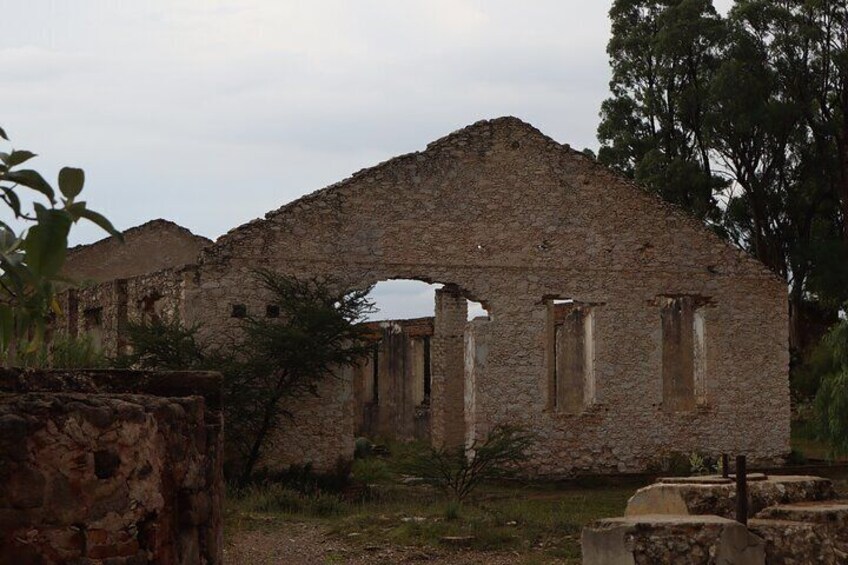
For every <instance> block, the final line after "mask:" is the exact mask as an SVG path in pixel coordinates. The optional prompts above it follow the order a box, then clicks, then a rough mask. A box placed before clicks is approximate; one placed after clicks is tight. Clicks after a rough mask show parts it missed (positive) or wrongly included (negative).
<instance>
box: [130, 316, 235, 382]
mask: <svg viewBox="0 0 848 565" xmlns="http://www.w3.org/2000/svg"><path fill="white" fill-rule="evenodd" d="M198 329H199V328H198V327H197V326H192V327H188V328H187V327H185V326H184V325H183V324H182V323H181V322H180V321H179V320H177V319H174V320H161V319H159V318H154V319H153V320H150V321H145V322H131V323H129V324H127V328H126V337H127V341H128V342H129V343H130V344H131V345H132V348H131V349H132V351H130V352H129V353H124V354H121V355H119V356H118V357H117V358H116V359H115V360H114V364H115V366H117V367H127V368H134V369H165V370H188V369H211V368H214V367H217V368H218V369H221V368H222V367H221V364H220V363H218V362H217V361H218V359H217V358H212V356H211V355H210V353H209V352H208V351H207V349H206V348H205V347H203V346H202V345H201V344H200V342H199V341H198V339H197V332H198Z"/></svg>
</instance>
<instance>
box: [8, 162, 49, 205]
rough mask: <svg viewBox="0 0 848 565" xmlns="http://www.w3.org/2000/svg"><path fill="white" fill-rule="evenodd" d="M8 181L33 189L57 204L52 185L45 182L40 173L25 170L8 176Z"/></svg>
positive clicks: (13, 172)
mask: <svg viewBox="0 0 848 565" xmlns="http://www.w3.org/2000/svg"><path fill="white" fill-rule="evenodd" d="M6 180H7V181H9V182H15V183H18V184H21V185H23V186H26V187H28V188H31V189H33V190H35V191H38V192H40V193H41V194H43V195H44V196H46V197H47V198H48V199H50V202H51V203H53V202H55V193H54V192H53V189H52V188H51V187H50V185H49V184H48V183H47V181H46V180H44V177H42V176H41V175H40V174H39V173H38V172H36V171H33V170H31V169H24V170H22V171H12V172H10V173H8V174H7V175H6Z"/></svg>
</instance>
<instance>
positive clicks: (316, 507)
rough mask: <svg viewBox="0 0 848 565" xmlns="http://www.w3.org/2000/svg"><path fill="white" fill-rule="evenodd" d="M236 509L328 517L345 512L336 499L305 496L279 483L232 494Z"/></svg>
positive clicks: (317, 492)
mask: <svg viewBox="0 0 848 565" xmlns="http://www.w3.org/2000/svg"><path fill="white" fill-rule="evenodd" d="M234 498H235V499H236V500H238V506H239V507H240V508H241V509H243V510H244V511H247V512H266V513H278V514H294V515H301V516H314V517H318V518H327V517H331V516H339V515H341V514H344V513H345V512H347V511H348V506H347V504H346V503H345V502H344V501H342V500H341V499H340V498H339V497H338V496H336V495H333V494H328V493H325V492H320V491H316V492H312V493H304V492H299V491H296V490H292V489H290V488H288V487H286V486H285V485H282V484H257V485H251V486H249V487H246V488H244V489H241V490H239V491H236V492H235V496H234Z"/></svg>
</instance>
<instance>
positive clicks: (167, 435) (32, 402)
mask: <svg viewBox="0 0 848 565" xmlns="http://www.w3.org/2000/svg"><path fill="white" fill-rule="evenodd" d="M220 385H221V382H220V377H219V376H217V375H215V374H211V373H187V372H182V373H151V372H133V371H84V372H82V371H77V372H70V371H49V372H33V371H26V372H22V371H17V370H2V371H0V556H2V557H3V559H4V562H9V563H12V562H16V563H77V562H79V563H82V562H85V563H92V564H99V563H103V564H105V563H109V564H115V565H119V564H130V563H148V562H150V563H154V562H155V563H221V561H222V522H221V502H222V496H223V475H222V467H221V461H222V459H221V457H222V418H221V411H220Z"/></svg>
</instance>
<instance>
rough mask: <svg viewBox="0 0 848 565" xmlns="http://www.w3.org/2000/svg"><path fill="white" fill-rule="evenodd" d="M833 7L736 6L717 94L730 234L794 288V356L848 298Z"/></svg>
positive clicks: (716, 134)
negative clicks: (842, 233) (817, 325)
mask: <svg viewBox="0 0 848 565" xmlns="http://www.w3.org/2000/svg"><path fill="white" fill-rule="evenodd" d="M833 4H834V3H832V2H830V3H828V2H803V1H799V0H785V1H777V2H775V1H772V0H769V1H765V0H739V1H737V3H736V5H735V6H734V8H733V9H732V10H731V12H730V14H729V17H728V22H727V26H728V35H727V41H726V42H725V45H724V47H723V53H724V55H723V57H722V60H723V62H722V64H721V66H720V67H719V69H718V71H717V73H716V75H715V77H714V80H713V83H712V86H711V93H712V97H711V102H710V106H711V115H712V119H711V120H710V127H711V131H712V133H711V139H712V143H713V149H714V151H715V156H716V159H717V160H718V161H719V162H720V163H721V164H722V165H723V166H724V168H725V171H726V172H727V175H728V176H729V178H731V179H732V180H733V185H732V189H733V190H732V191H730V192H729V193H727V194H726V195H725V196H726V211H727V214H726V215H725V227H726V228H727V231H728V233H730V234H731V235H732V236H734V239H735V241H736V242H737V243H738V244H739V245H741V246H742V247H743V248H746V249H748V250H749V251H751V252H752V253H753V254H754V255H755V256H756V257H757V258H759V259H760V260H761V261H762V262H763V263H765V264H766V265H767V266H769V267H770V268H771V269H773V270H774V271H775V272H776V273H778V274H780V275H781V276H782V277H783V278H784V279H786V280H787V281H788V282H789V283H790V289H791V290H790V321H791V328H790V329H791V332H790V335H791V343H792V345H793V346H794V347H795V348H796V349H803V348H805V346H806V345H808V343H809V342H810V341H811V340H810V339H809V337H811V336H810V334H811V333H813V334H814V333H816V332H814V331H813V332H811V331H810V327H811V325H812V324H815V323H816V320H815V318H821V316H822V308H821V306H824V307H825V308H824V316H825V317H828V316H829V317H830V319H831V320H832V319H835V310H836V309H837V308H838V307H839V305H840V304H841V303H842V302H843V301H844V300H846V299H848V289H846V286H848V285H846V282H848V268H846V262H848V261H846V258H848V253H846V250H847V249H848V247H846V246H845V240H844V239H843V238H842V237H841V236H840V213H839V204H838V203H839V196H838V194H839V190H840V189H839V186H840V184H839V183H840V181H839V178H840V177H841V175H842V173H841V172H840V165H839V159H838V155H839V153H840V151H841V150H840V143H841V142H840V141H839V135H838V131H837V130H838V127H837V124H836V121H838V120H841V117H840V118H838V120H837V119H836V116H837V115H840V114H841V110H838V103H837V101H838V100H839V98H840V96H841V94H840V93H838V88H837V87H836V85H837V84H838V82H839V80H836V79H835V78H834V77H835V75H838V72H837V71H835V70H834V65H833V64H832V63H829V62H827V61H828V60H831V59H832V58H833V57H834V54H833V53H834V51H833V49H834V44H833V42H832V40H831V39H828V37H830V36H832V35H833V31H832V30H829V28H830V27H831V26H832V20H833V14H832V13H831V12H832V11H833ZM828 311H829V312H830V314H827V312H828Z"/></svg>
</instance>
